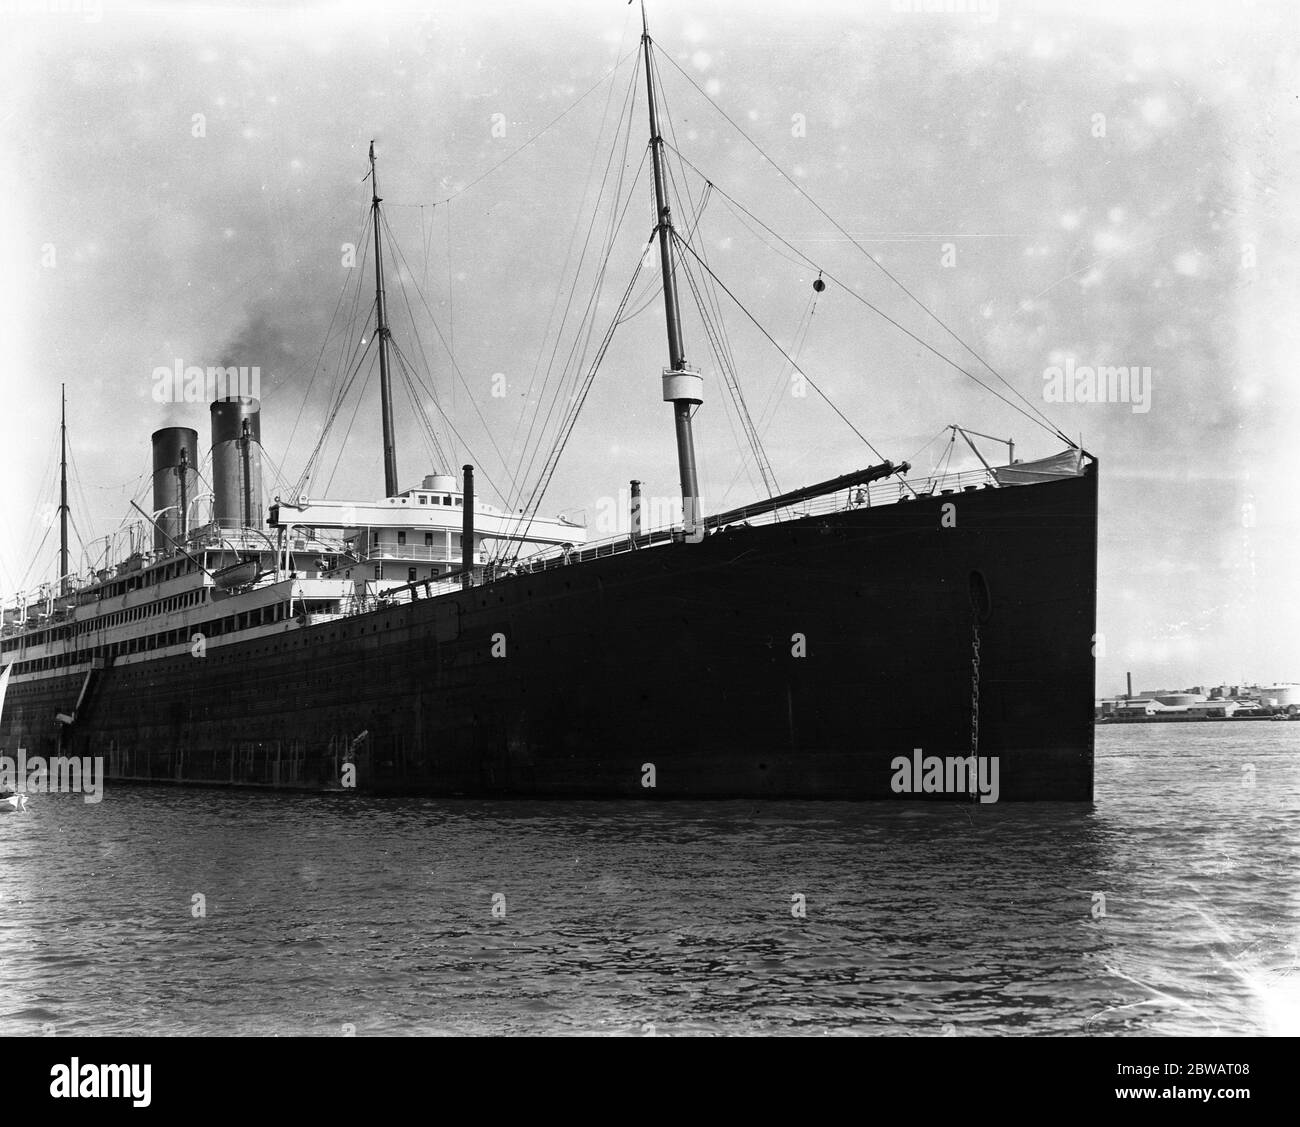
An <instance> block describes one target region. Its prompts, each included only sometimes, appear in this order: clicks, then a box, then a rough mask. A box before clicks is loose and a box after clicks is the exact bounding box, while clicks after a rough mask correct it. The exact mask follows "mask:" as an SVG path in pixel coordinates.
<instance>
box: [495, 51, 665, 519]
mask: <svg viewBox="0 0 1300 1127" xmlns="http://www.w3.org/2000/svg"><path fill="white" fill-rule="evenodd" d="M635 105H636V74H635V72H633V74H632V76H631V79H630V80H629V82H628V87H627V92H626V93H625V94H624V96H623V102H622V105H621V106H620V108H619V116H618V121H617V122H616V124H615V126H614V130H613V140H612V141H611V143H610V151H609V156H608V158H607V159H606V162H605V170H604V172H603V174H602V175H601V181H600V186H599V188H598V189H597V191H596V198H595V203H594V205H593V207H592V214H591V220H590V222H589V223H588V225H587V233H586V235H585V236H584V238H583V244H582V250H581V252H580V253H579V256H578V265H577V267H576V268H575V270H574V275H573V285H572V287H571V288H570V290H569V294H568V297H567V298H566V300H565V305H564V312H563V313H562V314H561V316H560V320H559V322H558V327H557V330H556V335H555V341H554V344H553V345H552V347H551V355H550V358H549V360H548V361H547V365H546V371H545V373H544V375H543V377H542V388H541V391H540V393H539V395H538V410H536V411H534V412H533V415H532V418H531V419H530V420H529V423H528V429H527V431H526V432H525V434H524V441H523V447H522V450H521V460H524V459H525V458H526V461H524V468H523V470H522V472H521V474H520V477H521V478H522V479H523V481H525V482H527V481H528V480H529V477H530V475H531V473H532V467H533V465H534V463H535V462H536V460H537V457H538V455H539V454H540V452H541V448H542V444H543V441H544V437H545V435H546V433H547V430H548V428H549V426H550V422H551V419H552V417H553V416H554V413H555V409H556V406H557V404H558V402H559V400H560V397H561V395H562V393H563V391H564V388H565V386H566V384H569V383H570V382H572V383H574V384H575V385H576V382H577V378H578V373H579V372H580V371H581V357H582V356H583V355H585V353H586V349H587V348H588V347H590V339H591V332H592V330H593V329H594V326H595V306H596V303H597V301H598V299H599V294H600V288H601V285H602V283H603V281H604V276H605V271H606V269H607V268H608V265H609V256H610V252H611V250H612V247H613V242H614V239H615V237H616V235H617V231H618V229H619V228H620V227H621V225H622V216H620V215H619V214H618V199H619V195H620V193H621V191H622V185H623V182H624V179H625V176H626V163H627V150H628V147H629V145H630V144H631V111H632V109H633V108H634V107H635ZM625 122H626V123H627V124H626V128H625V126H624V123H625ZM620 136H621V138H622V152H623V157H622V161H621V162H620V166H619V174H618V178H617V182H616V184H615V188H614V191H613V196H612V203H611V206H610V225H609V228H608V229H607V231H606V235H605V237H604V238H602V239H601V242H600V245H601V246H603V247H604V248H605V250H604V254H603V257H602V261H601V263H600V266H599V267H598V268H597V270H596V274H595V277H594V279H593V283H592V287H591V293H590V295H589V296H588V299H587V304H586V306H585V308H584V309H583V311H582V315H581V316H580V317H579V319H578V323H577V326H576V327H575V329H574V337H573V343H572V344H571V345H570V347H569V350H568V353H567V354H566V357H565V359H564V361H563V363H562V364H561V365H560V369H559V375H558V377H557V381H556V384H555V387H554V390H553V391H552V393H551V397H550V405H549V406H548V407H547V409H546V413H545V416H543V415H542V411H541V404H542V403H543V402H545V401H546V399H547V388H548V387H550V386H551V377H552V374H553V373H554V371H555V363H556V358H557V357H558V355H559V350H560V343H561V341H562V339H563V332H564V329H563V327H564V325H565V324H566V322H567V321H568V320H569V314H570V311H571V310H572V308H573V299H574V297H575V296H576V294H577V286H578V279H579V278H580V277H581V274H582V267H583V263H584V262H585V261H586V259H587V252H588V249H589V248H590V247H591V240H592V236H593V234H594V233H595V229H596V220H597V218H598V217H599V215H600V207H601V201H602V200H603V199H604V198H605V188H606V185H607V184H608V183H609V179H610V171H611V169H612V168H613V165H614V158H615V156H616V154H617V153H618V151H619V138H620ZM646 155H647V154H646V153H643V154H642V158H641V162H640V164H638V166H637V171H636V175H635V176H634V177H633V180H632V188H631V189H630V190H629V203H630V200H631V192H632V191H634V190H635V186H636V184H637V183H638V182H639V180H640V177H641V172H642V169H643V168H644V167H645V157H646ZM624 214H626V206H625V207H624ZM615 220H617V222H615ZM584 327H585V334H586V335H585V343H584ZM580 349H581V350H580ZM571 365H572V373H573V374H572V376H570V374H569V373H570V366H571ZM533 382H535V380H534V381H533ZM533 382H530V383H529V390H528V393H527V395H526V399H525V401H528V400H531V398H532V387H533ZM539 419H540V426H539ZM516 433H517V431H516ZM512 445H513V443H512ZM530 451H531V452H530ZM521 498H522V489H521V490H520V491H519V492H518V493H517V494H513V495H512V496H511V499H510V503H509V504H507V506H506V508H507V509H514V508H515V507H516V506H517V502H518V501H519V500H520V499H521Z"/></svg>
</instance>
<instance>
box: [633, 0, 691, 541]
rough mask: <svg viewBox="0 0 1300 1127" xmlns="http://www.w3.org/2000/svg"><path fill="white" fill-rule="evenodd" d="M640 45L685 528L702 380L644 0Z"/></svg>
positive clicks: (667, 381)
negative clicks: (677, 255)
mask: <svg viewBox="0 0 1300 1127" xmlns="http://www.w3.org/2000/svg"><path fill="white" fill-rule="evenodd" d="M641 47H642V50H643V52H644V54H645V85H646V93H647V95H648V100H649V103H650V163H651V167H652V168H653V169H654V178H655V207H656V211H655V215H656V217H657V219H658V222H657V224H656V230H657V231H658V232H659V265H660V268H661V270H662V271H663V279H664V319H665V321H666V322H667V326H668V369H667V370H666V371H665V372H664V376H663V393H664V402H666V403H671V404H672V405H673V416H674V421H675V423H676V428H677V468H678V471H679V473H680V475H681V481H682V513H683V516H684V518H685V524H686V527H687V528H688V529H692V528H694V527H695V525H696V523H697V522H698V521H699V520H700V518H701V515H702V514H701V513H700V484H699V478H698V476H697V474H696V470H695V438H694V435H693V434H692V432H691V411H692V409H693V408H694V407H697V406H699V404H700V403H702V402H703V401H704V394H703V391H704V380H703V379H701V378H700V376H699V374H698V373H696V372H691V371H689V370H688V369H687V367H686V348H685V346H684V345H683V344H682V320H681V313H680V312H679V310H678V306H677V278H676V271H675V267H674V264H673V243H672V239H673V219H672V213H671V211H670V210H669V207H668V197H667V194H666V190H665V179H666V178H665V176H664V153H663V145H664V142H663V138H662V137H660V136H659V111H658V107H657V106H656V105H655V83H654V71H653V68H652V67H651V65H650V31H649V28H648V27H647V25H646V16H645V4H644V3H643V4H642V5H641Z"/></svg>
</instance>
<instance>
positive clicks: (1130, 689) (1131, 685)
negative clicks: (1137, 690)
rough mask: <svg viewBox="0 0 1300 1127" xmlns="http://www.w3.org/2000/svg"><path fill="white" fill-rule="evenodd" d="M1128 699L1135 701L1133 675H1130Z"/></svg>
mask: <svg viewBox="0 0 1300 1127" xmlns="http://www.w3.org/2000/svg"><path fill="white" fill-rule="evenodd" d="M1128 699H1129V700H1132V699H1133V674H1132V673H1130V674H1129V675H1128Z"/></svg>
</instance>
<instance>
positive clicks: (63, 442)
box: [59, 384, 68, 595]
mask: <svg viewBox="0 0 1300 1127" xmlns="http://www.w3.org/2000/svg"><path fill="white" fill-rule="evenodd" d="M67 593H68V391H67V384H60V385H59V594H60V595H66V594H67Z"/></svg>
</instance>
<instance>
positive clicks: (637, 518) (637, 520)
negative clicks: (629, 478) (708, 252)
mask: <svg viewBox="0 0 1300 1127" xmlns="http://www.w3.org/2000/svg"><path fill="white" fill-rule="evenodd" d="M631 485H632V505H631V508H632V513H631V518H632V535H633V536H640V535H641V483H640V482H639V481H633V482H632V483H631Z"/></svg>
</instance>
